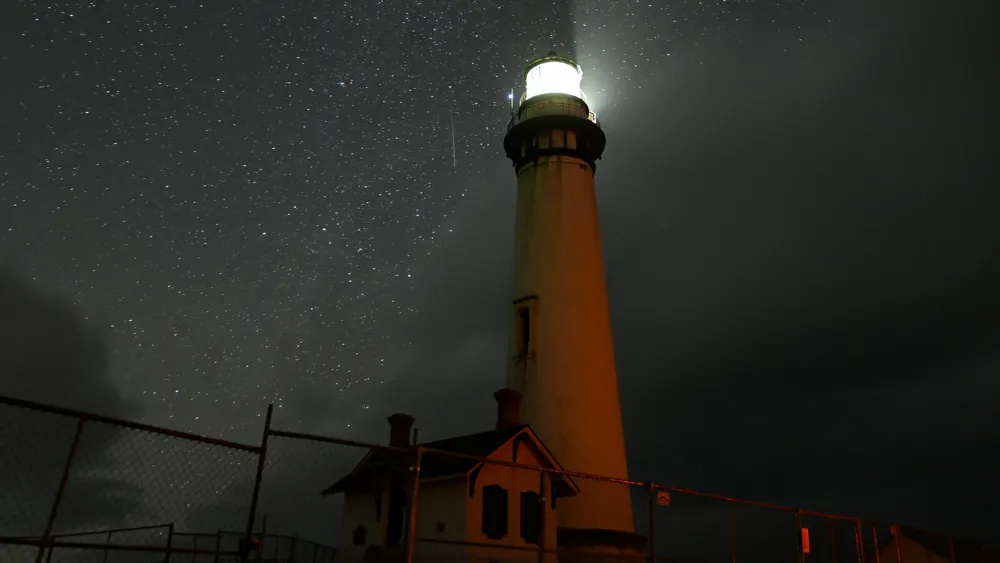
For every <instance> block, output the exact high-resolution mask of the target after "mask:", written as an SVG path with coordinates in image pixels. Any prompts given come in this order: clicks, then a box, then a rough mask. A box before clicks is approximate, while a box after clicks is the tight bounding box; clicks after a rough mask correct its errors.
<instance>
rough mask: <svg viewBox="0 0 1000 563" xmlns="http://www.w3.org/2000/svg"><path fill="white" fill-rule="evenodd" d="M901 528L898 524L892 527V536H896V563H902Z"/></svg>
mask: <svg viewBox="0 0 1000 563" xmlns="http://www.w3.org/2000/svg"><path fill="white" fill-rule="evenodd" d="M902 532H903V528H902V526H900V525H899V524H893V525H892V534H893V535H894V536H896V563H903V550H902V548H901V547H900V545H899V544H900V542H902V541H903V533H902Z"/></svg>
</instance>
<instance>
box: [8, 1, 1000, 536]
mask: <svg viewBox="0 0 1000 563" xmlns="http://www.w3.org/2000/svg"><path fill="white" fill-rule="evenodd" d="M876 4H877V5H876ZM986 20H987V18H985V17H983V16H982V15H981V14H976V13H974V11H973V9H971V8H967V7H964V6H962V5H960V4H958V3H955V4H954V5H952V4H948V5H944V4H941V5H939V6H936V7H932V6H931V5H930V4H929V3H926V2H922V1H917V2H906V3H904V2H901V1H895V0H893V1H888V2H871V1H867V2H863V1H861V0H849V1H844V2H832V1H783V0H782V1H779V0H772V1H763V0H758V1H746V0H713V1H704V2H697V1H676V2H673V1H672V2H635V1H626V0H617V1H613V2H592V1H591V0H579V1H578V2H574V3H572V4H569V3H566V2H564V1H563V0H557V1H556V2H554V3H547V4H546V3H537V2H528V1H524V0H516V1H512V2H501V3H491V2H482V1H478V0H477V1H469V2H459V1H455V0H427V1H423V2H404V1H402V0H400V1H394V2H390V1H384V0H364V1H359V2H342V3H332V2H327V3H324V2H313V1H289V2H278V1H268V2H259V1H258V2H232V1H229V0H215V1H212V2H204V3H201V4H199V3H197V2H150V1H145V2H144V1H139V2H127V3H126V2H103V1H93V2H87V3H78V2H45V1H36V2H5V3H3V4H2V5H0V76H2V77H3V80H0V288H2V290H3V292H2V293H0V335H2V336H3V341H2V342H0V352H2V354H0V362H2V363H0V394H4V395H11V396H16V397H21V398H26V399H32V400H38V401H42V402H47V403H54V404H58V405H63V406H70V407H76V408H82V409H86V410H90V411H94V412H99V413H102V414H107V415H113V416H123V417H127V418H131V419H136V420H141V421H143V422H147V423H150V424H155V425H163V426H168V427H171V428H176V429H180V430H185V431H191V432H196V433H200V434H205V435H210V436H215V437H222V438H226V439H230V440H240V441H246V442H250V443H256V442H257V441H258V440H259V438H260V431H261V427H262V424H263V421H262V417H263V412H264V410H265V408H266V405H267V404H269V403H274V404H275V407H276V415H275V416H276V418H275V421H276V425H277V426H280V427H282V428H288V429H294V430H301V431H307V432H316V433H325V434H336V435H340V436H349V437H354V438H359V439H364V440H371V441H376V440H378V441H382V442H385V441H386V439H387V438H388V427H387V424H386V422H385V417H386V416H388V415H389V414H391V413H392V412H395V411H405V412H409V413H412V414H413V415H415V416H416V417H417V427H418V428H419V429H420V433H421V436H422V437H423V438H427V439H431V438H440V437H447V436H452V435H458V434H462V433H468V432H475V431H479V430H483V429H486V428H489V427H490V425H491V424H492V421H493V404H492V401H493V399H492V397H491V396H490V393H491V392H492V391H493V390H495V389H497V388H499V387H501V386H503V384H504V374H505V360H504V358H505V355H506V344H507V343H506V334H507V332H506V331H507V327H506V323H507V320H508V319H507V308H508V307H507V304H508V302H509V289H510V282H511V261H512V247H513V219H514V196H515V191H514V186H515V178H514V174H513V172H512V170H511V167H510V163H509V162H507V161H506V160H505V159H504V157H503V155H502V151H501V141H502V135H503V131H504V127H505V125H506V121H507V119H508V117H509V111H510V110H509V101H508V98H507V94H508V92H509V91H510V89H511V88H514V89H515V93H516V95H520V92H521V91H523V82H522V81H521V71H522V69H523V64H524V62H526V61H527V60H528V59H530V58H532V57H534V56H537V55H541V54H544V53H545V52H546V51H549V50H551V49H555V50H558V51H559V52H561V53H567V54H571V55H573V56H575V57H577V58H578V60H579V61H580V63H581V65H582V66H583V68H584V90H585V91H586V92H587V93H588V95H589V97H590V98H591V100H592V102H593V106H594V109H595V110H596V111H597V113H598V117H599V118H600V119H601V122H602V125H603V127H604V129H605V131H606V133H607V136H608V149H607V151H606V152H605V155H604V159H603V160H602V161H601V162H600V164H599V170H598V174H597V185H598V198H599V204H600V206H601V220H602V228H603V236H604V252H605V262H606V266H607V275H608V282H609V291H610V302H611V308H612V320H613V328H614V335H615V341H616V352H617V361H618V371H619V378H620V388H621V393H622V401H623V409H624V422H625V430H626V438H627V441H628V447H629V462H630V470H631V472H632V475H633V477H634V478H637V479H654V480H657V481H662V482H664V483H668V484H673V485H678V486H683V487H686V488H692V489H699V490H709V491H712V492H718V493H724V494H730V495H733V496H741V497H750V498H755V499H760V500H767V501H771V502H775V503H781V504H795V505H799V506H807V507H813V508H817V509H824V510H830V511H836V512H841V513H847V514H855V515H860V516H872V517H880V518H889V519H902V520H905V521H907V522H912V523H914V524H919V525H923V526H928V527H933V528H938V529H947V530H953V531H958V532H966V533H969V534H971V535H975V536H978V537H981V538H984V539H986V538H992V537H996V536H997V535H998V534H1000V518H998V516H997V515H996V510H995V507H996V505H997V504H998V502H1000V485H998V483H1000V481H997V479H996V475H997V471H998V470H1000V461H998V460H997V455H996V451H997V447H998V446H1000V409H998V408H997V407H996V404H997V400H998V397H1000V377H998V373H1000V323H998V321H997V319H998V318H1000V227H998V226H997V217H1000V196H998V194H997V190H996V186H997V185H1000V182H998V181H997V180H998V178H997V173H996V172H997V171H996V164H995V150H994V148H993V138H994V137H995V125H996V124H997V123H1000V120H998V114H997V109H996V105H995V100H996V99H998V98H997V96H996V92H995V91H994V90H990V88H992V86H989V84H988V83H989V81H990V80H989V77H990V76H992V75H994V74H995V70H994V69H993V68H992V65H991V62H990V61H989V60H988V55H987V53H988V52H990V51H991V50H990V49H988V48H987V35H988V27H987V25H986V23H985V21H986ZM452 124H454V135H455V137H454V138H455V144H454V155H455V156H454V158H453V145H452V131H453V129H452ZM334 478H335V476H334ZM331 482H332V479H331Z"/></svg>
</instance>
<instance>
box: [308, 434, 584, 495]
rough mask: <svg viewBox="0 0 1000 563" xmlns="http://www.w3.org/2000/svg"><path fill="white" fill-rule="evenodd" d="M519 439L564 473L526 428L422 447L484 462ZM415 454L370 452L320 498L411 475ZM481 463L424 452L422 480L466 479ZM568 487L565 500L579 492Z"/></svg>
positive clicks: (568, 484)
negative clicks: (527, 441) (525, 439)
mask: <svg viewBox="0 0 1000 563" xmlns="http://www.w3.org/2000/svg"><path fill="white" fill-rule="evenodd" d="M519 435H527V436H530V439H531V440H532V441H533V442H534V443H535V444H536V445H537V446H538V447H539V449H540V450H541V451H542V453H543V455H544V456H546V457H547V458H548V460H549V462H550V464H551V466H552V467H553V468H554V469H562V466H561V465H560V464H559V462H558V461H557V460H556V459H555V456H553V455H552V452H550V451H549V449H548V448H547V447H546V446H545V444H544V443H542V441H541V440H540V439H539V438H538V436H537V435H535V433H534V431H533V430H532V429H531V428H530V427H529V426H527V425H524V424H521V425H517V426H512V427H510V428H505V429H503V430H489V431H486V432H479V433H476V434H467V435H465V436H456V437H454V438H446V439H444V440H435V441H432V442H424V443H422V444H419V445H420V446H423V447H425V448H429V449H433V450H442V451H448V452H454V453H458V454H464V455H468V456H473V457H479V458H485V457H489V456H490V455H492V454H493V453H494V452H496V451H497V450H498V449H500V448H501V447H502V446H503V445H504V444H506V443H507V442H509V441H511V440H512V439H514V438H516V437H518V436H519ZM414 455H415V452H398V451H388V450H374V449H373V450H369V451H368V453H367V454H366V455H365V457H363V458H362V459H361V461H360V462H359V463H358V465H357V466H356V467H355V468H354V469H353V470H352V471H351V472H350V473H348V474H347V475H345V476H344V477H342V478H341V479H340V480H339V481H337V482H336V483H334V484H333V485H331V486H329V487H327V488H326V489H324V490H323V492H322V493H321V494H323V495H330V494H337V493H341V492H344V491H347V490H349V489H355V488H357V487H359V486H361V487H364V486H365V485H367V484H369V483H371V482H372V481H373V480H374V479H377V478H379V477H386V476H389V474H394V475H397V476H398V475H399V474H400V473H404V472H407V471H409V468H410V466H412V465H413V462H414V461H415V460H414ZM481 464H482V462H480V461H476V460H474V459H467V458H461V457H454V456H448V455H443V454H436V453H434V452H424V453H423V455H422V456H421V459H420V477H421V480H423V479H432V478H443V477H453V476H464V475H467V474H468V473H469V472H470V471H472V470H474V469H475V468H476V467H477V466H479V465H481ZM563 481H565V486H564V487H561V489H563V490H564V494H563V495H562V496H568V495H569V494H575V493H576V492H578V491H579V488H578V487H577V485H576V483H574V482H573V480H572V479H570V478H569V477H566V476H563Z"/></svg>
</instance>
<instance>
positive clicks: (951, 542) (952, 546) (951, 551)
mask: <svg viewBox="0 0 1000 563" xmlns="http://www.w3.org/2000/svg"><path fill="white" fill-rule="evenodd" d="M948 557H951V563H955V541H954V540H953V539H952V537H951V534H948Z"/></svg>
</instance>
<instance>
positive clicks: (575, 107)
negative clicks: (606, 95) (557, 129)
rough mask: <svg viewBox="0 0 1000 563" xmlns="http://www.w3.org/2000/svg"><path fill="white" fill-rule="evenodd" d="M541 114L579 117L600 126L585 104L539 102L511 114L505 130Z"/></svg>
mask: <svg viewBox="0 0 1000 563" xmlns="http://www.w3.org/2000/svg"><path fill="white" fill-rule="evenodd" d="M543 115H568V116H573V117H579V118H581V119H586V120H587V121H590V122H592V123H594V124H595V125H597V126H598V127H600V126H601V122H600V121H598V120H597V116H596V115H594V112H592V111H589V110H587V108H586V107H585V106H581V105H579V104H539V105H537V106H534V107H528V108H525V109H522V110H520V111H518V112H517V113H515V114H514V115H512V116H511V117H510V121H508V122H507V131H510V130H511V129H513V128H514V127H516V126H517V125H518V124H520V123H522V122H524V121H526V120H528V119H531V118H533V117H540V116H543Z"/></svg>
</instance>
